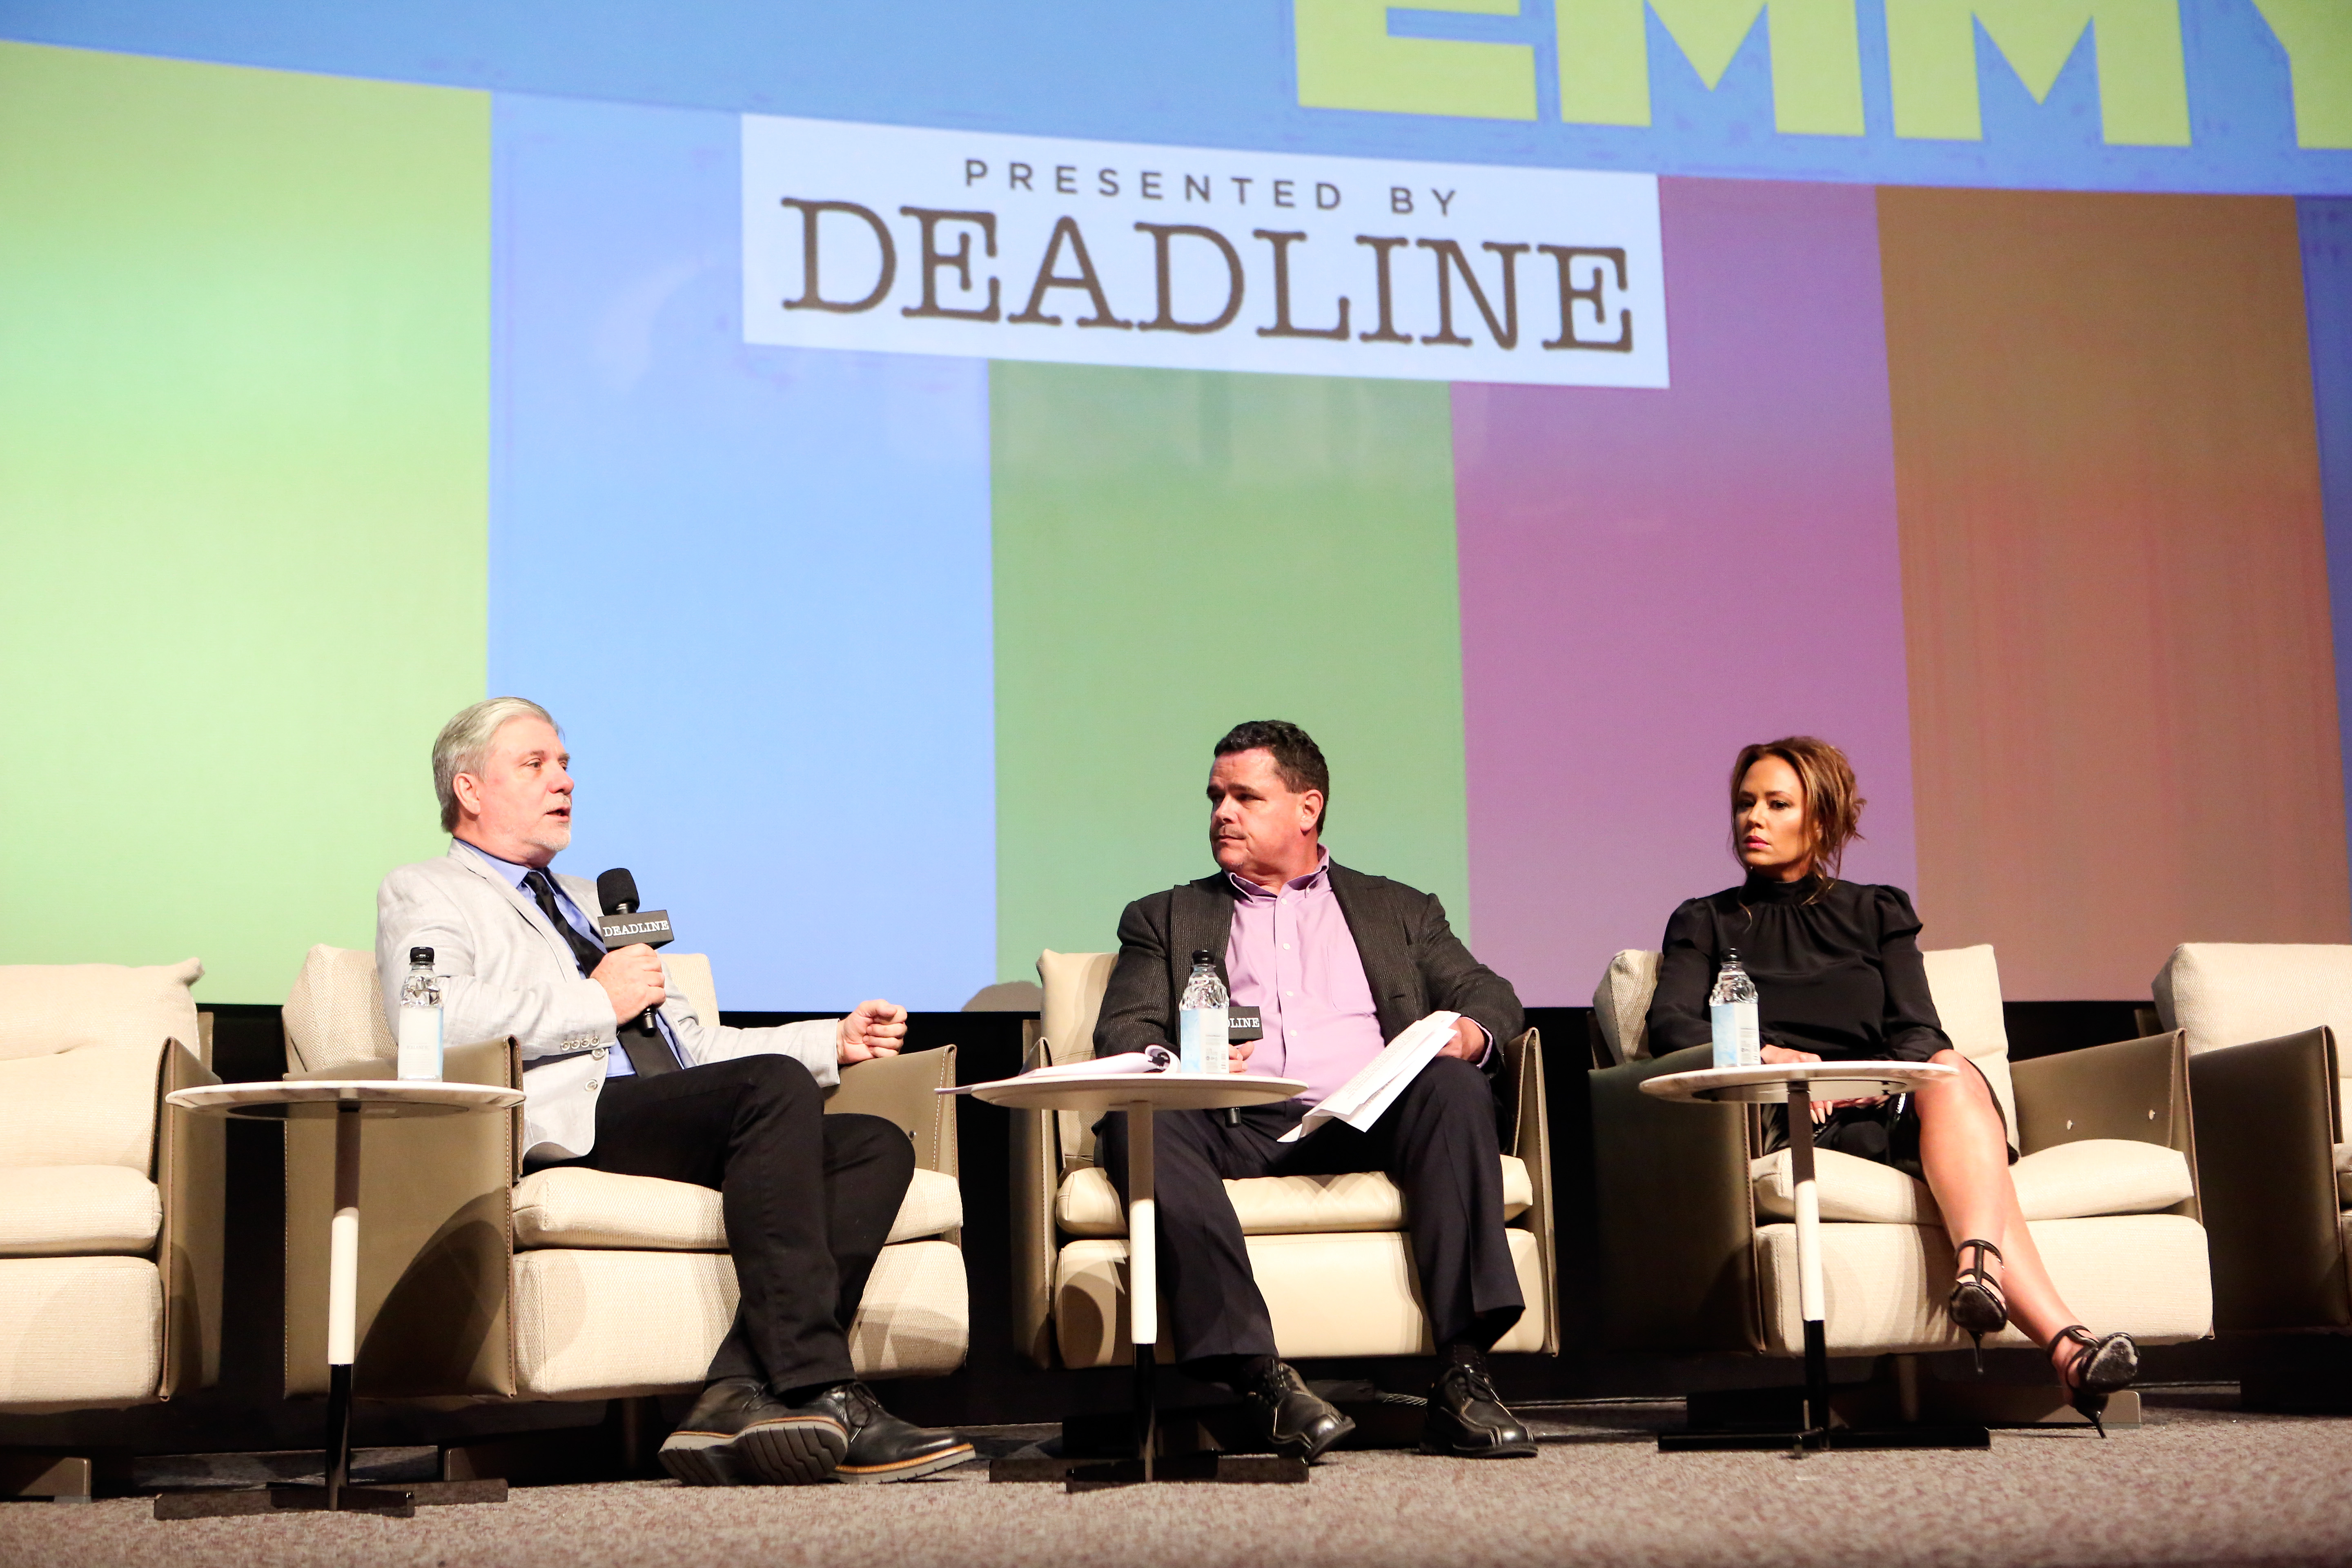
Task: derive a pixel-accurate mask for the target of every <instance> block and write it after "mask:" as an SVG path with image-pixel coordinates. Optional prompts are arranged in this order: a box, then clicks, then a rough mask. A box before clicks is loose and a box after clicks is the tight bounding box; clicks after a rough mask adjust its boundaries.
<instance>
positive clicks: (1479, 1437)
mask: <svg viewBox="0 0 2352 1568" xmlns="http://www.w3.org/2000/svg"><path fill="white" fill-rule="evenodd" d="M1421 1451H1422V1452H1423V1453H1424V1454H1451V1455H1453V1456H1454V1458H1459V1459H1532V1458H1535V1456H1536V1440H1535V1437H1534V1436H1533V1435H1532V1434H1531V1433H1529V1432H1528V1429H1527V1427H1526V1426H1523V1425H1521V1424H1520V1421H1519V1418H1518V1417H1517V1416H1516V1415H1512V1414H1511V1413H1510V1411H1509V1410H1508V1409H1507V1408H1506V1407H1505V1405H1504V1404H1503V1401H1502V1399H1501V1398H1500V1397H1499V1396H1498V1395H1496V1393H1495V1385H1494V1384H1491V1383H1489V1382H1487V1381H1486V1368H1485V1367H1483V1366H1465V1365H1463V1364H1461V1363H1455V1364H1454V1365H1452V1366H1449V1367H1447V1368H1446V1369H1445V1370H1444V1372H1441V1373H1438V1374H1437V1383H1436V1384H1435V1386H1433V1387H1432V1388H1431V1389H1430V1391H1429V1415H1427V1416H1426V1417H1424V1418H1423V1421H1422V1425H1421Z"/></svg>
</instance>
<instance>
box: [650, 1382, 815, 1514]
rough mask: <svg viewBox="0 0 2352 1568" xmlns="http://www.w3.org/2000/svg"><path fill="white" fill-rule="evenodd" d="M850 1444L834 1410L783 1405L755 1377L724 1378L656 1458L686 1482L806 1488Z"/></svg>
mask: <svg viewBox="0 0 2352 1568" xmlns="http://www.w3.org/2000/svg"><path fill="white" fill-rule="evenodd" d="M848 1447H849V1429H848V1427H847V1426H845V1425H844V1424H843V1423H842V1421H841V1419H840V1418H839V1417H838V1416H837V1415H835V1414H834V1413H833V1412H832V1411H830V1410H826V1409H823V1408H820V1407H817V1406H813V1405H786V1404H785V1403H784V1402H783V1401H782V1400H780V1399H778V1398H776V1397H775V1396H774V1395H773V1394H770V1393H769V1392H768V1391H767V1389H766V1388H765V1387H763V1386H762V1385H761V1384H760V1383H759V1382H758V1381H757V1380H755V1379H752V1378H748V1377H722V1378H720V1379H719V1381H718V1382H716V1383H714V1384H711V1385H710V1386H709V1387H708V1388H706V1389H704V1390H703V1391H702V1397H701V1398H699V1399H698V1400H696V1401H695V1402H694V1408H693V1409H692V1410H690V1411H688V1413H687V1417H686V1419H685V1420H684V1421H682V1422H680V1423H679V1424H678V1428H677V1431H675V1432H673V1433H671V1434H670V1435H669V1437H668V1439H667V1441H665V1442H664V1443H663V1444H662V1447H661V1462H662V1468H664V1469H666V1470H667V1471H668V1472H669V1473H670V1474H671V1475H673V1476H676V1477H677V1479H679V1480H681V1481H683V1482H684V1483H686V1484H687V1485H688V1486H690V1487H731V1486H740V1485H742V1484H743V1483H745V1482H749V1481H765V1482H768V1483H770V1484H771V1485H775V1486H804V1485H806V1484H807V1483H809V1482H811V1481H821V1480H823V1479H825V1478H826V1477H827V1476H829V1475H831V1474H833V1468H834V1467H835V1465H837V1464H839V1463H840V1462H841V1457H842V1455H843V1454H844V1453H845V1452H846V1451H847V1450H848Z"/></svg>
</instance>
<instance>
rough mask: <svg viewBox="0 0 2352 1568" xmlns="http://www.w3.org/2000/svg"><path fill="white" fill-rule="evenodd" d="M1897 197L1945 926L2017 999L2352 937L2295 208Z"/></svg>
mask: <svg viewBox="0 0 2352 1568" xmlns="http://www.w3.org/2000/svg"><path fill="white" fill-rule="evenodd" d="M1878 215H1879V241H1880V247H1881V258H1882V268H1883V276H1884V279H1885V300H1886V338H1887V364H1888V375H1889V382H1890V390H1891V392H1892V396H1893V403H1894V412H1895V494H1896V504H1897V508H1898V512H1899V517H1900V525H1901V534H1902V541H1903V606H1904V620H1905V640H1906V649H1907V655H1908V659H1909V665H1910V669H1909V679H1910V694H1911V736H1912V741H1911V746H1912V776H1913V780H1914V786H1913V787H1914V805H1915V808H1916V816H1917V832H1918V853H1919V887H1918V889H1917V893H1918V901H1919V909H1920V913H1921V915H1922V917H1923V918H1924V919H1925V920H1926V921H1927V931H1926V932H1925V933H1924V935H1923V939H1922V940H1923V941H1924V942H1926V944H1927V945H1928V946H1932V947H1949V946H1958V945H1962V944H1965V943H1969V942H1992V943H1993V944H1994V945H1995V946H1996V947H1997V948H1998V949H1999V950H2000V968H2001V977H2002V980H2003V982H2004V989H2005V990H2006V992H2007V993H2008V994H2009V996H2010V998H2011V1000H2048V999H2063V998H2114V999H2120V998H2126V997H2146V996H2147V994H2148V982H2149V980H2150V978H2151V977H2152V976H2153V975H2154V974H2155V973H2156V971H2157V969H2158V966H2159V965H2161V964H2162V963H2163V962H2164V959H2165V955H2166V954H2167V953H2168V952H2170V951H2171V949H2172V947H2173V945H2174V944H2175V943H2177V942H2189V941H2206V942H2347V941H2352V899H2348V898H2347V878H2346V864H2345V829H2344V804H2343V803H2344V795H2343V792H2344V781H2343V774H2342V772H2341V762H2340V752H2339V750H2338V747H2337V741H2336V680H2335V669H2334V662H2333V651H2332V647H2331V643H2330V637H2329V620H2328V597H2327V570H2326V564H2327V563H2326V552H2325V544H2324V540H2323V536H2322V532H2321V513H2320V490H2319V459H2318V453H2317V448H2316V437H2315V432H2314V426H2313V420H2312V392H2311V368H2310V361H2309V347H2308V340H2307V338H2306V336H2305V331H2306V329H2305V316H2304V302H2303V273H2302V267H2301V261H2300V256H2299V250H2298V246H2297V239H2296V232H2295V214H2294V203H2293V202H2292V201H2288V200H2279V199H2270V198H2260V197H2254V198H2249V197H2215V196H2172V195H2107V194H2096V195H2082V194H2070V193H2052V192H2017V191H1961V190H1885V191H1882V192H1881V193H1880V194H1879V203H1878ZM1866 783H1867V781H1865V784H1866Z"/></svg>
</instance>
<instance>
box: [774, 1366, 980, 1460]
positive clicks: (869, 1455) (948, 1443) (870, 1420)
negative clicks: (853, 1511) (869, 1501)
mask: <svg viewBox="0 0 2352 1568" xmlns="http://www.w3.org/2000/svg"><path fill="white" fill-rule="evenodd" d="M803 1408H806V1409H810V1410H821V1411H824V1412H826V1413H827V1414H829V1415H832V1416H833V1418H834V1419H835V1420H836V1421H838V1422H840V1423H841V1426H842V1429H843V1430H844V1431H845V1432H847V1433H848V1434H849V1447H848V1451H847V1452H846V1453H845V1454H844V1455H843V1456H842V1458H841V1462H840V1463H839V1464H838V1465H836V1466H835V1467H834V1471H833V1479H835V1480H837V1481H911V1480H913V1479H915V1478H916V1477H918V1476H928V1475H929V1474H931V1473H932V1472H933V1471H935V1470H944V1469H946V1468H948V1467H949V1466H950V1465H961V1464H962V1463H963V1462H964V1461H965V1460H966V1459H969V1458H971V1453H972V1449H971V1444H970V1443H967V1442H965V1441H964V1440H963V1439H962V1438H961V1437H959V1436H956V1435H955V1434H954V1433H952V1432H930V1431H926V1430H924V1429H923V1428H922V1427H920V1426H916V1425H915V1424H914V1423H912V1422H910V1421H901V1420H899V1419H898V1417H897V1416H896V1415H891V1414H890V1413H889V1412H888V1411H887V1410H885V1409H883V1408H882V1402H881V1401H880V1400H878V1399H877V1398H875V1397H874V1391H873V1390H872V1389H870V1388H868V1387H866V1385H865V1384H862V1383H836V1384H834V1385H833V1386H832V1387H831V1388H828V1389H826V1390H825V1391H824V1393H823V1394H818V1395H817V1396H816V1397H815V1398H814V1399H813V1400H811V1401H809V1403H808V1405H805V1406H804V1407H803Z"/></svg>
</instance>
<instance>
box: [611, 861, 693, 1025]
mask: <svg viewBox="0 0 2352 1568" xmlns="http://www.w3.org/2000/svg"><path fill="white" fill-rule="evenodd" d="M596 901H597V902H598V903H600V904H603V905H604V913H603V914H602V915H599V916H598V917H597V919H596V932H597V934H598V935H599V936H601V937H603V938H604V945H605V946H606V947H607V948H614V947H627V946H628V945H629V944H630V943H632V942H643V943H645V944H646V946H647V947H661V946H663V945H665V944H666V943H668V942H674V941H676V940H677V932H675V931H671V930H670V925H669V911H668V910H640V909H638V907H637V905H638V902H639V900H638V898H637V879H635V877H633V876H631V875H629V873H628V871H627V869H626V868H623V867H619V866H615V867H614V868H612V869H611V870H609V871H607V872H605V873H604V875H603V876H601V877H599V878H597V879H596ZM630 1027H631V1028H634V1029H635V1030H636V1031H637V1032H638V1033H640V1034H644V1035H650V1036H653V1037H656V1038H658V1037H659V1036H660V1034H661V1026H660V1025H658V1024H656V1023H655V1022H654V1010H653V1009H652V1008H650V1007H648V1008H646V1010H645V1012H644V1013H642V1014H640V1015H639V1016H637V1017H636V1018H635V1020H634V1021H632V1023H631V1024H630Z"/></svg>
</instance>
